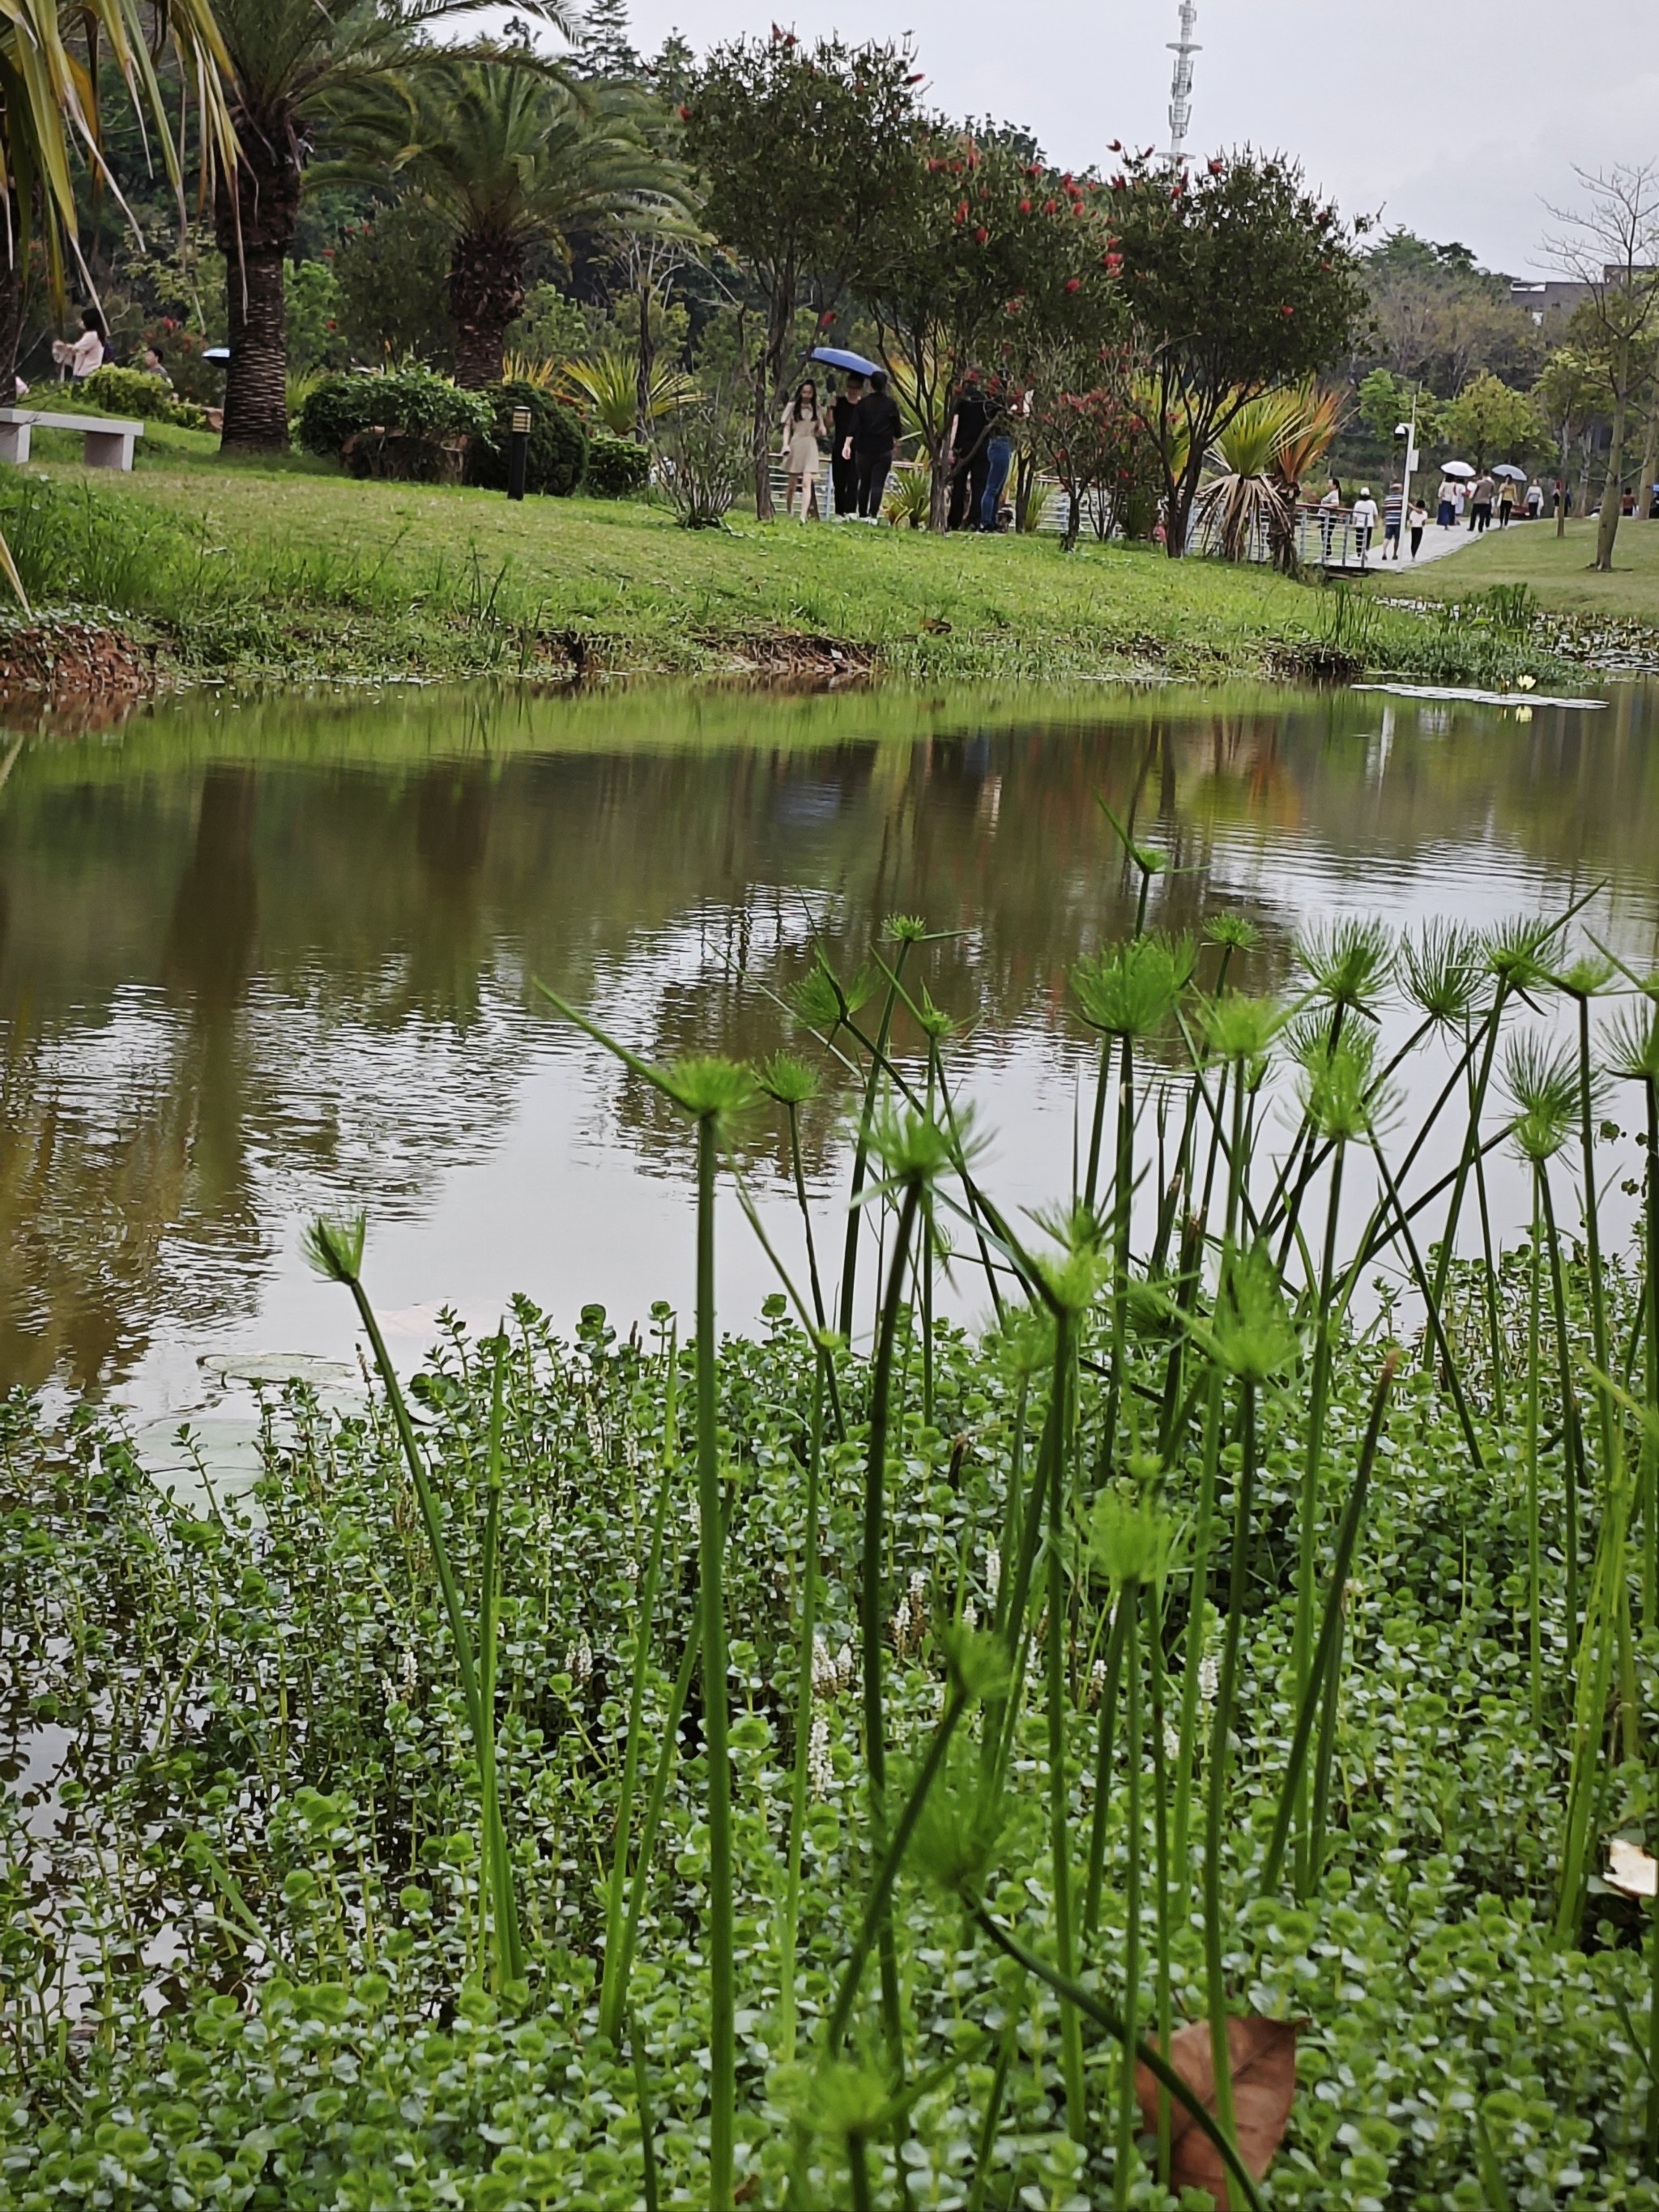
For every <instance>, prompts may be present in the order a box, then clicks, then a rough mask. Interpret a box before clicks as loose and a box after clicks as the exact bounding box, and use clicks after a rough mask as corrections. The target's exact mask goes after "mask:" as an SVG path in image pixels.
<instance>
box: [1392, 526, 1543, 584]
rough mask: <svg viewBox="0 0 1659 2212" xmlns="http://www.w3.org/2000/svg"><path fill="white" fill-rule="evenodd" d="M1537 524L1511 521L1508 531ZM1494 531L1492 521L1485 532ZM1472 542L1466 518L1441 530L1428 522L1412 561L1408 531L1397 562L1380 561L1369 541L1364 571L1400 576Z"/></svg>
mask: <svg viewBox="0 0 1659 2212" xmlns="http://www.w3.org/2000/svg"><path fill="white" fill-rule="evenodd" d="M1509 527H1510V529H1511V530H1536V529H1537V528H1539V524H1538V523H1536V522H1511V523H1510V526H1509ZM1497 532H1498V525H1497V524H1496V523H1495V522H1494V523H1493V524H1492V530H1491V532H1490V533H1489V534H1491V535H1492V536H1496V534H1497ZM1475 543H1476V533H1475V532H1474V531H1473V530H1471V529H1470V528H1469V526H1468V521H1467V520H1464V521H1462V522H1455V523H1454V524H1453V525H1452V526H1451V528H1450V529H1449V530H1443V529H1442V528H1441V527H1440V526H1439V524H1438V523H1437V522H1431V523H1430V525H1429V526H1428V528H1427V529H1426V530H1425V532H1423V545H1422V550H1421V551H1420V552H1419V554H1418V556H1417V558H1416V560H1415V561H1413V559H1412V549H1411V538H1410V536H1409V534H1408V535H1407V538H1406V542H1405V544H1403V545H1402V546H1401V549H1400V558H1399V560H1398V561H1397V562H1396V561H1384V559H1383V549H1382V547H1381V546H1380V545H1376V544H1373V545H1372V547H1371V550H1370V554H1369V555H1368V556H1367V557H1366V562H1365V568H1366V573H1367V574H1370V575H1376V574H1378V573H1379V572H1381V571H1387V572H1388V573H1389V574H1393V573H1394V572H1395V570H1396V569H1397V570H1398V572H1399V573H1400V574H1401V575H1402V576H1403V575H1405V574H1407V573H1408V572H1409V571H1410V570H1411V569H1413V568H1426V567H1427V565H1428V563H1429V562H1431V561H1444V560H1447V559H1449V557H1450V556H1451V555H1452V554H1454V553H1456V552H1460V551H1461V550H1462V548H1463V547H1464V546H1466V545H1473V544H1475Z"/></svg>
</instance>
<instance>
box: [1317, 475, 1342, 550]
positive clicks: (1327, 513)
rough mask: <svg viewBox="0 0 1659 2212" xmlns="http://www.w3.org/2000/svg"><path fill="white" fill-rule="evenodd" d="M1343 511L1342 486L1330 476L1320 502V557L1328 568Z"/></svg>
mask: <svg viewBox="0 0 1659 2212" xmlns="http://www.w3.org/2000/svg"><path fill="white" fill-rule="evenodd" d="M1341 512H1342V486H1341V483H1340V481H1339V480H1338V479H1337V478H1336V477H1330V478H1329V479H1328V482H1327V483H1326V486H1325V495H1324V497H1323V498H1322V500H1321V501H1320V502H1319V557H1320V559H1321V560H1322V562H1324V563H1325V566H1326V567H1327V568H1329V566H1330V564H1331V540H1332V538H1334V537H1335V535H1336V519H1337V517H1338V515H1340V513H1341Z"/></svg>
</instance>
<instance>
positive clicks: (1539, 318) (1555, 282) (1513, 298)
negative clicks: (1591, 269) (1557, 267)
mask: <svg viewBox="0 0 1659 2212" xmlns="http://www.w3.org/2000/svg"><path fill="white" fill-rule="evenodd" d="M1589 295H1590V288H1589V285H1588V284H1581V283H1579V282H1578V280H1577V278H1576V277H1569V276H1551V277H1547V278H1546V279H1544V280H1543V281H1542V282H1541V283H1523V282H1522V280H1521V279H1520V278H1518V277H1515V276H1511V277H1510V304H1511V306H1513V307H1525V308H1526V309H1527V311H1528V313H1529V314H1530V315H1531V317H1532V319H1533V320H1534V322H1535V323H1542V322H1543V321H1544V320H1545V319H1546V318H1547V317H1548V316H1550V315H1570V314H1571V313H1572V311H1573V309H1574V308H1575V307H1578V306H1579V305H1580V304H1581V303H1582V302H1583V301H1585V300H1588V299H1589Z"/></svg>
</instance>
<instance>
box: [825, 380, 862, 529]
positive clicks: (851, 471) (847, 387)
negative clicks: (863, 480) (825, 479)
mask: <svg viewBox="0 0 1659 2212" xmlns="http://www.w3.org/2000/svg"><path fill="white" fill-rule="evenodd" d="M863 397H864V379H863V378H862V377H861V376H860V374H859V373H858V371H857V369H855V368H854V369H849V370H848V374H847V381H846V383H845V384H844V385H843V386H842V388H841V391H840V392H839V393H838V394H837V395H836V400H835V404H833V406H832V407H831V408H830V410H829V435H830V446H829V483H830V486H831V489H833V491H834V493H835V499H836V521H837V522H839V521H840V520H841V519H842V516H843V515H846V514H856V513H858V511H859V465H858V463H857V462H856V461H855V460H854V459H853V418H854V416H855V415H856V414H857V412H858V404H859V402H860V399H862V398H863Z"/></svg>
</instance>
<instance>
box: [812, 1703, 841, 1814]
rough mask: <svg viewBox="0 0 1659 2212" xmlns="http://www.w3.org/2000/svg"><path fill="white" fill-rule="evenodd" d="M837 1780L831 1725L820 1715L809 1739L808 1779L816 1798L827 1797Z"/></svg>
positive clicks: (813, 1725)
mask: <svg viewBox="0 0 1659 2212" xmlns="http://www.w3.org/2000/svg"><path fill="white" fill-rule="evenodd" d="M835 1778H836V1773H835V1769H834V1768H833V1767H832V1766H831V1765H830V1764H829V1722H828V1721H827V1720H825V1719H824V1718H823V1716H822V1715H820V1716H819V1717H818V1718H817V1719H816V1720H815V1721H814V1722H813V1723H812V1733H811V1735H810V1736H809V1737H808V1739H807V1743H806V1779H807V1781H808V1783H809V1784H811V1790H812V1795H813V1796H815V1797H825V1796H828V1795H829V1789H830V1785H831V1784H832V1783H833V1782H834V1781H835Z"/></svg>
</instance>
